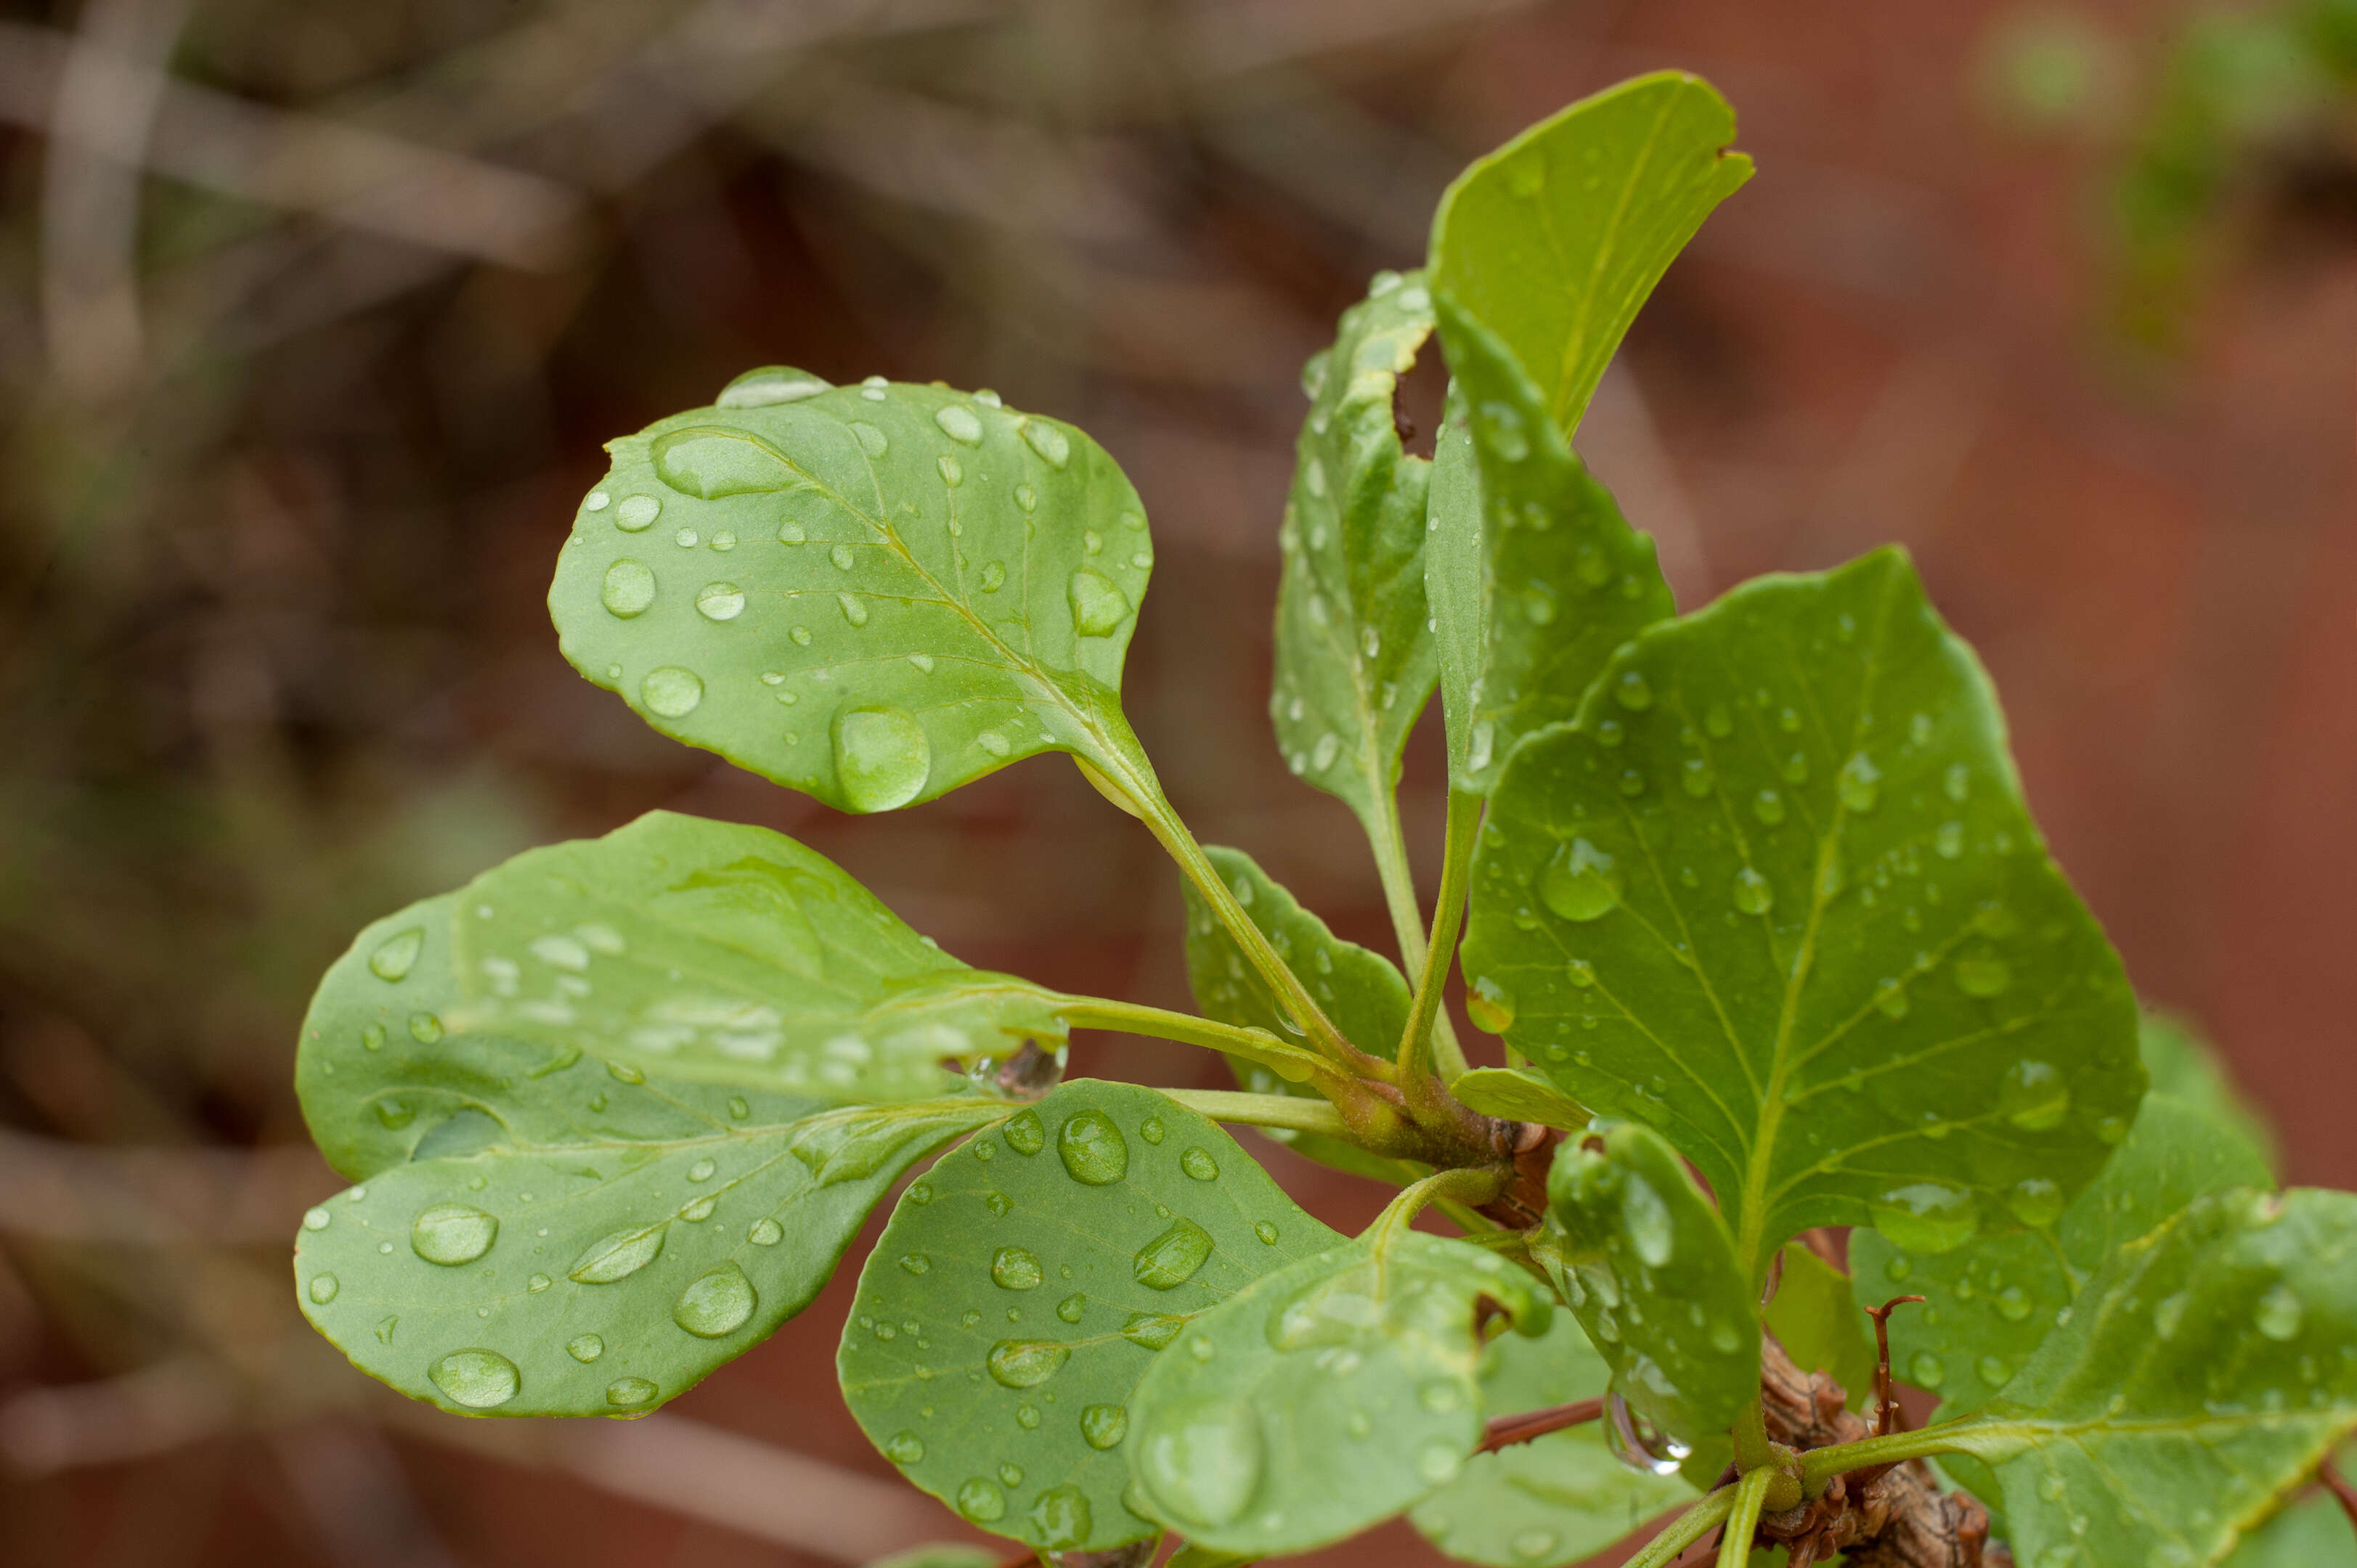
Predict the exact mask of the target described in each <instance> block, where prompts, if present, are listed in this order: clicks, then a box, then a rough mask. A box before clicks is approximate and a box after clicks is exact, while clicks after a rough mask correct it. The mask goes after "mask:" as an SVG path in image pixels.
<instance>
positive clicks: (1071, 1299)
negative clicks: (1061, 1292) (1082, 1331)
mask: <svg viewBox="0 0 2357 1568" xmlns="http://www.w3.org/2000/svg"><path fill="white" fill-rule="evenodd" d="M1088 1311H1089V1298H1088V1297H1087V1296H1084V1295H1068V1296H1066V1297H1065V1298H1064V1299H1063V1300H1061V1301H1060V1302H1058V1303H1057V1304H1056V1316H1059V1317H1060V1318H1062V1319H1063V1320H1064V1321H1065V1322H1067V1323H1078V1322H1079V1321H1080V1320H1081V1319H1082V1318H1083V1317H1085V1316H1088Z"/></svg>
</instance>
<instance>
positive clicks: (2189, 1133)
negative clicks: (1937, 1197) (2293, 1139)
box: [1850, 1094, 2275, 1416]
mask: <svg viewBox="0 0 2357 1568" xmlns="http://www.w3.org/2000/svg"><path fill="white" fill-rule="evenodd" d="M2274 1185H2275V1183H2274V1180H2273V1178H2272V1177H2271V1176H2269V1175H2268V1173H2267V1166H2266V1161H2265V1160H2264V1159H2262V1158H2261V1157H2260V1155H2259V1153H2258V1151H2257V1150H2256V1149H2255V1148H2254V1147H2252V1145H2251V1144H2250V1142H2249V1141H2248V1140H2247V1139H2245V1138H2244V1136H2243V1135H2242V1133H2240V1131H2238V1130H2237V1129H2236V1128H2235V1126H2234V1125H2233V1122H2230V1121H2229V1120H2227V1119H2226V1117H2224V1116H2223V1115H2222V1114H2220V1112H2217V1111H2215V1110H2213V1109H2211V1108H2209V1107H2206V1106H2198V1105H2191V1104H2188V1103H2187V1102H2185V1101H2180V1100H2172V1099H2169V1098H2168V1097H2167V1096H2164V1095H2158V1094H2156V1095H2151V1096H2148V1097H2147V1099H2146V1101H2145V1103H2144V1109H2143V1110H2142V1112H2139V1113H2138V1115H2137V1117H2136V1127H2135V1129H2134V1130H2133V1131H2132V1132H2130V1133H2128V1137H2127V1141H2126V1143H2124V1144H2121V1145H2120V1148H2119V1152H2118V1153H2117V1154H2115V1155H2113V1156H2112V1161H2111V1164H2110V1165H2106V1166H2105V1167H2104V1173H2103V1175H2101V1176H2097V1177H2096V1178H2095V1181H2094V1184H2093V1186H2091V1187H2088V1188H2087V1190H2086V1191H2084V1192H2083V1193H2081V1194H2080V1195H2079V1197H2077V1198H2076V1199H2075V1200H2073V1201H2072V1204H2071V1207H2070V1208H2066V1209H2064V1210H2063V1211H2062V1215H2061V1219H2058V1220H2056V1221H2055V1222H2054V1223H2052V1224H2050V1225H2045V1226H2041V1227H2039V1228H2038V1229H2036V1230H2027V1231H2022V1232H2019V1233H2017V1234H2015V1235H2010V1236H1997V1237H1985V1238H1981V1239H1979V1240H1974V1241H1971V1242H1968V1243H1966V1244H1965V1245H1964V1246H1962V1247H1958V1248H1956V1249H1955V1250H1954V1251H1949V1252H1943V1253H1937V1254H1925V1253H1920V1252H1909V1251H1902V1250H1901V1249H1900V1248H1899V1247H1897V1246H1895V1245H1893V1244H1892V1243H1891V1241H1890V1240H1889V1239H1888V1238H1887V1237H1883V1236H1879V1235H1877V1234H1875V1233H1874V1232H1872V1231H1870V1230H1858V1231H1854V1232H1852V1233H1851V1236H1850V1263H1851V1266H1852V1267H1853V1268H1855V1269H1856V1270H1857V1296H1858V1300H1859V1302H1860V1303H1861V1304H1871V1305H1880V1304H1881V1303H1882V1302H1884V1301H1886V1300H1888V1299H1889V1297H1891V1296H1893V1295H1898V1294H1907V1295H1920V1296H1921V1297H1923V1298H1924V1305H1921V1306H1910V1307H1901V1308H1900V1310H1899V1311H1897V1312H1896V1313H1893V1314H1892V1315H1891V1318H1890V1356H1891V1368H1892V1369H1893V1370H1894V1371H1896V1372H1897V1373H1898V1374H1899V1375H1900V1377H1901V1378H1904V1379H1905V1380H1907V1381H1909V1382H1910V1383H1913V1384H1915V1385H1916V1386H1917V1387H1918V1388H1922V1389H1930V1390H1933V1391H1937V1392H1939V1393H1940V1394H1942V1395H1943V1397H1944V1399H1945V1400H1946V1404H1945V1405H1944V1406H1943V1414H1944V1415H1950V1416H1953V1415H1955V1414H1958V1413H1961V1412H1964V1411H1967V1410H1970V1409H1972V1408H1973V1407H1974V1406H1975V1405H1978V1404H1980V1403H1981V1402H1984V1401H1986V1400H1987V1399H1989V1398H1991V1397H1993V1396H1994V1395H1995V1394H1996V1391H1998V1390H2000V1389H2002V1388H2004V1387H2005V1386H2006V1385H2007V1383H2008V1382H2010V1381H2011V1380H2012V1379H2013V1377H2014V1374H2015V1373H2016V1372H2017V1371H2018V1369H2020V1368H2021V1366H2022V1365H2023V1363H2025V1362H2026V1361H2028V1360H2029V1357H2030V1355H2031V1353H2032V1352H2033V1351H2035V1350H2036V1349H2037V1348H2038V1347H2039V1346H2040V1344H2041V1343H2042V1342H2043V1341H2044V1340H2045V1338H2046V1337H2047V1335H2048V1333H2049V1332H2050V1330H2051V1329H2052V1328H2053V1327H2054V1324H2055V1320H2056V1318H2057V1317H2058V1316H2060V1315H2061V1313H2062V1311H2063V1309H2064V1308H2066V1307H2068V1306H2070V1305H2071V1303H2072V1300H2073V1299H2074V1298H2076V1296H2077V1295H2078V1294H2079V1291H2080V1288H2081V1287H2082V1286H2083V1285H2084V1284H2085V1283H2087V1281H2088V1279H2089V1278H2090V1276H2092V1275H2093V1273H2095V1272H2096V1271H2097V1270H2099V1269H2101V1268H2102V1267H2103V1266H2104V1262H2106V1261H2107V1260H2109V1259H2110V1257H2111V1256H2112V1254H2113V1253H2114V1252H2115V1251H2118V1250H2119V1249H2120V1248H2121V1247H2122V1246H2124V1245H2126V1243H2127V1242H2129V1241H2132V1240H2136V1238H2137V1237H2139V1236H2142V1235H2144V1234H2145V1233H2146V1232H2147V1231H2149V1230H2151V1229H2152V1228H2153V1227H2154V1226H2156V1225H2158V1224H2159V1223H2160V1222H2161V1221H2163V1220H2165V1219H2168V1218H2169V1216H2170V1215H2172V1214H2175V1213H2176V1212H2177V1211H2178V1210H2179V1209H2181V1208H2184V1207H2185V1206H2186V1205H2187V1204H2188V1203H2190V1202H2191V1201H2193V1199H2195V1198H2196V1197H2201V1195H2202V1194H2204V1193H2210V1192H2222V1191H2224V1190H2226V1189H2227V1188H2229V1187H2273V1186H2274Z"/></svg>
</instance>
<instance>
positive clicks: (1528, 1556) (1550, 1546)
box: [1506, 1530, 1562, 1563]
mask: <svg viewBox="0 0 2357 1568" xmlns="http://www.w3.org/2000/svg"><path fill="white" fill-rule="evenodd" d="M1506 1544H1507V1545H1508V1546H1509V1547H1510V1548H1511V1549H1512V1552H1513V1553H1514V1555H1515V1556H1517V1557H1519V1558H1521V1559H1522V1560H1523V1562H1525V1563H1536V1562H1537V1561H1539V1560H1540V1559H1541V1558H1543V1557H1547V1556H1551V1555H1553V1553H1554V1552H1555V1548H1556V1547H1558V1546H1560V1545H1561V1544H1562V1541H1561V1538H1559V1537H1558V1536H1557V1535H1556V1534H1555V1531H1553V1530H1519V1531H1517V1532H1516V1533H1515V1535H1514V1539H1513V1540H1512V1541H1508V1542H1507V1543H1506Z"/></svg>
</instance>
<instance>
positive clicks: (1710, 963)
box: [1463, 551, 2144, 1281]
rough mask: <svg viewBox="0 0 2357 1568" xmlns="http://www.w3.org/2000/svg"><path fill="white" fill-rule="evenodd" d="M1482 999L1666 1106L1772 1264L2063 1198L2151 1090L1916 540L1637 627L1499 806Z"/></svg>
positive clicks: (1616, 1094)
mask: <svg viewBox="0 0 2357 1568" xmlns="http://www.w3.org/2000/svg"><path fill="white" fill-rule="evenodd" d="M1463 961H1464V967H1465V972H1466V973H1467V975H1468V976H1469V979H1470V981H1471V984H1472V987H1473V992H1474V998H1475V1000H1476V1002H1477V1003H1478V1005H1477V1006H1476V1008H1475V1014H1476V1017H1477V1020H1479V1021H1482V1022H1484V1023H1485V1026H1489V1027H1492V1028H1502V1029H1503V1030H1504V1031H1505V1034H1506V1036H1507V1039H1508V1041H1509V1043H1510V1044H1512V1045H1513V1046H1514V1047H1517V1048H1518V1049H1520V1050H1521V1051H1522V1052H1523V1055H1524V1056H1525V1057H1527V1058H1530V1059H1531V1060H1532V1061H1533V1062H1534V1065H1536V1066H1537V1067H1538V1068H1539V1069H1541V1070H1542V1071H1544V1072H1545V1073H1547V1074H1548V1075H1549V1076H1550V1077H1552V1078H1553V1079H1555V1081H1556V1082H1557V1083H1559V1084H1561V1085H1562V1086H1563V1088H1564V1089H1565V1090H1566V1092H1568V1093H1570V1094H1571V1095H1573V1096H1574V1097H1575V1098H1577V1100H1578V1101H1580V1102H1581V1103H1582V1104H1585V1105H1587V1106H1590V1107H1592V1108H1594V1109H1595V1110H1597V1111H1598V1112H1601V1113H1603V1114H1606V1115H1610V1116H1620V1117H1627V1118H1630V1119H1631V1120H1634V1121H1638V1122H1645V1123H1647V1124H1648V1125H1651V1126H1653V1127H1655V1128H1657V1129H1658V1130H1659V1131H1661V1132H1662V1133H1663V1134H1664V1135H1665V1136H1667V1137H1668V1138H1669V1140H1670V1141H1671V1142H1672V1143H1673V1144H1676V1145H1677V1147H1678V1149H1679V1151H1680V1152H1681V1153H1683V1154H1684V1155H1686V1156H1687V1157H1688V1158H1689V1159H1691V1160H1693V1161H1694V1162H1695V1165H1697V1166H1698V1167H1699V1168H1700V1169H1701V1171H1702V1173H1703V1175H1704V1176H1705V1177H1706V1179H1707V1180H1708V1182H1709V1184H1710V1187H1711V1188H1712V1190H1713V1191H1714V1192H1716V1193H1717V1196H1718V1198H1719V1202H1720V1205H1721V1208H1722V1210H1723V1212H1724V1213H1725V1214H1726V1216H1727V1224H1728V1228H1729V1229H1730V1230H1732V1231H1733V1233H1734V1235H1735V1238H1736V1246H1737V1254H1738V1257H1740V1258H1741V1259H1742V1260H1743V1261H1744V1262H1745V1265H1746V1266H1747V1268H1748V1269H1749V1271H1750V1273H1751V1276H1752V1278H1753V1279H1754V1280H1755V1281H1756V1280H1760V1278H1761V1277H1762V1275H1763V1273H1764V1271H1765V1269H1766V1266H1767V1263H1768V1260H1769V1259H1770V1256H1771V1255H1772V1254H1773V1252H1774V1251H1775V1249H1776V1248H1777V1247H1779V1246H1781V1244H1782V1243H1783V1242H1784V1241H1785V1240H1786V1239H1788V1238H1789V1237H1791V1236H1792V1235H1794V1234H1795V1233H1797V1232H1798V1231H1800V1230H1803V1229H1806V1228H1807V1227H1809V1226H1812V1225H1864V1224H1875V1225H1878V1226H1880V1227H1881V1228H1882V1229H1883V1230H1884V1232H1885V1234H1887V1235H1889V1237H1890V1238H1891V1239H1892V1240H1896V1241H1899V1242H1900V1243H1902V1244H1905V1245H1908V1246H1910V1247H1913V1248H1915V1249H1917V1250H1921V1251H1931V1250H1935V1249H1937V1248H1939V1247H1941V1246H1943V1245H1944V1246H1955V1245H1959V1244H1961V1243H1963V1242H1964V1241H1965V1240H1970V1239H1971V1237H1972V1236H1973V1235H1974V1234H1975V1232H1976V1231H1979V1230H1988V1231H1991V1232H1996V1231H2001V1230H2012V1229H2016V1228H2018V1227H2021V1226H2027V1225H2038V1224H2045V1223H2048V1222H2050V1221H2051V1220H2053V1219H2055V1218H2057V1217H2058V1216H2059V1215H2060V1214H2061V1211H2062V1208H2063V1207H2064V1206H2065V1205H2066V1204H2068V1203H2069V1201H2070V1200H2071V1198H2072V1197H2074V1196H2075V1195H2076V1194H2077V1193H2078V1192H2079V1190H2080V1189H2081V1188H2083V1187H2085V1186H2086V1184H2087V1183H2088V1182H2089V1181H2090V1180H2092V1179H2093V1176H2094V1175H2095V1173H2096V1172H2097V1171H2098V1170H2099V1169H2100V1168H2101V1166H2102V1165H2103V1162H2104V1158H2105V1157H2106V1156H2107V1155H2109V1154H2110V1152H2111V1149H2112V1147H2113V1145H2114V1144H2116V1143H2117V1142H2118V1141H2119V1140H2120V1139H2122V1138H2124V1137H2126V1134H2127V1130H2128V1127H2129V1124H2130V1122H2131V1121H2132V1120H2133V1118H2134V1115H2135V1111H2136V1101H2138V1099H2139V1098H2140V1097H2141V1096H2142V1094H2143V1092H2144V1070H2143V1069H2142V1068H2141V1067H2140V1066H2139V1065H2138V1064H2137V1061H2136V1012H2135V1003H2134V1001H2133V999H2132V998H2131V996H2130V995H2129V993H2128V988H2127V983H2126V978H2125V977H2124V975H2123V974H2122V973H2121V970H2120V964H2119V960H2118V958H2117V956H2116V955H2115V953H2114V952H2113V951H2112V950H2111V947H2110V945H2109V944H2108V943H2106V942H2105V941H2104V937H2103V933H2102V931H2101V930H2100V929H2098V928H2097V927H2096V925H2095V922H2094V921H2093V918H2091V917H2090V916H2089V915H2088V913H2087V911H2086V909H2085V908H2083V906H2082V905H2081V904H2080V902H2079V900H2078V898H2077V897H2076V896H2075V895H2074V894H2073V893H2072V891H2071V888H2070V886H2069V884H2067V883H2066V882H2065V881H2064V880H2063V878H2062V875H2061V873H2060V872H2059V871H2058V870H2057V869H2056V868H2055V866H2054V865H2053V863H2052V862H2051V861H2050V860H2049V859H2048V858H2047V855H2046V851H2045V846H2044V843H2042V841H2041V840H2040V837H2039V834H2038V831H2037V828H2036V826H2035V825H2034V824H2033V823H2032V822H2031V821H2030V819H2029V812H2028V811H2027V810H2026V809H2025V808H2024V807H2023V805H2022V801H2021V793H2020V786H2019V783H2018V780H2017V779H2016V777H2015V774H2014V769H2013V764H2012V760H2011V758H2010V757H2008V756H2007V752H2006V747H2005V732H2004V724H2003V720H2002V719H2001V718H2000V716H1999V714H1998V711H1997V706H1996V698H1995V695H1994V693H1992V692H1991V691H1990V689H1989V686H1988V682H1987V678H1986V675H1985V674H1984V673H1983V672H1982V671H1981V668H1980V665H1979V663H1978V661H1977V660H1975V659H1974V658H1973V656H1972V653H1971V650H1968V649H1967V648H1966V647H1965V646H1964V644H1963V643H1962V642H1961V641H1960V640H1958V639H1956V638H1955V637H1954V636H1953V634H1952V633H1950V632H1949V631H1948V629H1947V628H1946V627H1945V626H1943V624H1942V623H1941V621H1940V619H1939V618H1938V616H1937V615H1936V614H1935V613H1934V611H1933V610H1932V607H1931V606H1930V604H1929V603H1928V602H1927V601H1926V600H1925V598H1924V596H1923V592H1922V588H1921V585H1920V584H1919V583H1918V582H1917V581H1916V579H1915V575H1914V573H1913V572H1912V571H1911V570H1910V568H1909V566H1908V564H1907V562H1906V558H1905V557H1904V556H1903V555H1901V554H1900V553H1897V552H1894V551H1884V552H1878V553H1875V554H1872V555H1868V556H1867V557H1865V558H1864V559H1862V560H1859V561H1857V562H1855V563H1853V564H1850V565H1848V566H1846V567H1843V568H1842V569H1840V570H1839V571H1835V572H1831V573H1825V574H1822V575H1811V576H1794V577H1770V578H1765V579H1762V580H1760V581H1757V582H1754V583H1751V584H1749V585H1745V586H1743V587H1740V588H1738V589H1736V590H1734V591H1733V592H1731V593H1729V594H1727V596H1725V597H1724V598H1722V599H1720V600H1719V601H1718V602H1717V604H1715V605H1713V606H1711V607H1709V608H1707V609H1706V610H1703V611H1701V612H1699V613H1697V614H1695V615H1693V616H1689V617H1687V618H1684V619H1682V620H1679V621H1677V622H1674V623H1673V624H1670V625H1667V626H1663V627H1660V628H1655V629H1653V630H1652V631H1649V632H1647V633H1645V634H1644V635H1643V636H1641V637H1640V638H1639V639H1637V641H1636V643H1635V645H1634V646H1633V647H1631V648H1629V649H1626V650H1622V651H1621V652H1620V654H1619V655H1617V656H1616V657H1615V659H1614V660H1613V663H1612V666H1611V667H1610V669H1609V670H1608V671H1606V673H1605V675H1604V676H1603V677H1602V678H1601V679H1600V680H1599V681H1598V683H1597V684H1596V686H1595V687H1594V688H1593V689H1592V690H1591V691H1590V692H1589V693H1588V695H1587V699H1586V701H1585V703H1583V704H1582V707H1581V711H1580V714H1579V718H1578V721H1577V724H1576V725H1567V726H1560V727H1557V728H1554V729H1550V730H1548V731H1547V732H1545V733H1544V735H1541V736H1534V737H1533V738H1532V739H1531V740H1530V741H1528V742H1526V743H1525V744H1524V745H1523V746H1522V748H1521V749H1520V750H1519V751H1518V752H1517V753H1516V754H1515V756H1514V758H1513V761H1512V766H1511V767H1509V768H1508V769H1507V770H1506V774H1505V777H1504V779H1502V780H1501V783H1500V786H1499V788H1498V790H1497V793H1496V795H1495V796H1494V797H1493V798H1492V800H1491V817H1490V822H1489V824H1488V825H1487V826H1486V827H1485V828H1484V830H1483V835H1482V843H1481V847H1480V854H1479V857H1478V859H1477V861H1476V864H1475V866H1474V872H1473V886H1472V897H1471V908H1470V920H1469V929H1468V933H1467V938H1466V942H1465V948H1464V959H1463Z"/></svg>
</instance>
